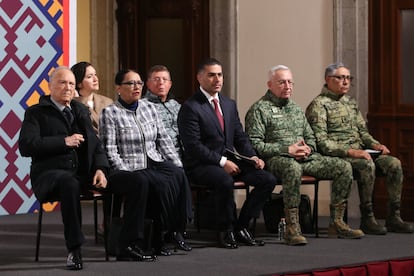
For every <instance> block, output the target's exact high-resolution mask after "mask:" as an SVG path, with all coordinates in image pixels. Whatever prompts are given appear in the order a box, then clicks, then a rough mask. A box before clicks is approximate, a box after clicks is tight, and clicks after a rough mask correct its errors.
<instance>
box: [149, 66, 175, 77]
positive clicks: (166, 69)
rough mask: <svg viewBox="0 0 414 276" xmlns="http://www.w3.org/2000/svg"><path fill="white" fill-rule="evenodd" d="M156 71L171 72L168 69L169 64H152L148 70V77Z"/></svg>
mask: <svg viewBox="0 0 414 276" xmlns="http://www.w3.org/2000/svg"><path fill="white" fill-rule="evenodd" d="M154 72H168V73H170V70H168V68H167V66H165V65H159V64H157V65H154V66H151V68H150V69H148V72H147V79H149V78H150V77H151V75H152V73H154Z"/></svg>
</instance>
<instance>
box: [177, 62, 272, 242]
mask: <svg viewBox="0 0 414 276" xmlns="http://www.w3.org/2000/svg"><path fill="white" fill-rule="evenodd" d="M197 80H198V82H199V84H200V88H199V89H198V90H197V91H196V92H195V94H194V95H193V96H192V97H191V98H190V99H188V100H187V101H186V102H185V103H184V104H183V105H182V107H181V109H180V112H179V114H178V128H179V133H180V137H181V139H182V142H183V145H184V166H185V169H186V172H187V174H188V176H189V178H190V180H191V181H192V182H193V183H196V184H199V185H206V186H208V187H210V188H211V189H212V190H213V193H214V198H215V207H216V219H217V230H218V243H219V246H221V247H224V248H230V249H233V248H237V247H238V245H237V241H239V242H241V243H244V244H247V245H264V242H263V241H259V240H256V239H254V237H253V236H252V234H251V233H250V232H249V231H248V226H249V222H250V220H251V219H252V218H256V217H258V216H259V215H260V211H261V209H262V207H263V204H264V202H265V201H266V199H268V198H269V196H270V194H271V193H272V191H273V189H274V186H275V184H276V178H275V177H274V176H273V175H272V174H270V173H269V172H267V171H264V170H263V167H264V162H263V160H261V159H259V158H258V157H257V156H256V153H255V151H254V150H253V148H252V146H251V144H250V142H249V140H248V138H247V136H246V134H245V133H244V131H243V127H242V124H241V122H240V118H239V115H238V111H237V107H236V103H235V102H234V101H233V100H231V99H229V98H227V97H225V96H223V95H221V94H220V91H221V88H222V86H223V72H222V65H221V63H220V62H219V61H218V60H216V59H214V58H208V59H206V60H205V61H204V62H202V63H201V64H200V66H199V68H198V71H197ZM229 150H230V151H236V152H238V153H240V154H242V155H244V156H246V157H247V158H246V160H244V161H243V160H238V159H236V158H234V156H233V155H232V154H229ZM236 180H240V181H244V182H245V183H246V184H247V185H251V186H254V187H255V188H254V189H253V190H252V191H251V193H250V195H249V197H248V198H247V199H246V201H245V202H244V204H243V207H242V209H241V211H240V215H239V218H238V219H236V217H235V204H234V188H233V183H234V181H236ZM236 239H237V241H236Z"/></svg>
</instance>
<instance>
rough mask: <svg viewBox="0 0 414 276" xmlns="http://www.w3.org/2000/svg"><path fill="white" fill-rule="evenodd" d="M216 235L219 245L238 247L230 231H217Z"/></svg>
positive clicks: (230, 247) (231, 247) (229, 247)
mask: <svg viewBox="0 0 414 276" xmlns="http://www.w3.org/2000/svg"><path fill="white" fill-rule="evenodd" d="M217 236H218V238H217V239H218V244H219V246H220V247H223V248H227V249H236V248H238V245H237V242H236V239H235V238H234V233H233V232H232V231H226V232H219V233H218V235H217Z"/></svg>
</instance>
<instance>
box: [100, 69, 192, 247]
mask: <svg viewBox="0 0 414 276" xmlns="http://www.w3.org/2000/svg"><path fill="white" fill-rule="evenodd" d="M115 85H116V92H117V93H118V95H119V98H118V100H117V101H116V102H114V103H113V104H112V105H109V106H108V107H106V108H104V109H103V111H102V113H101V116H100V121H99V133H100V137H101V139H102V142H103V145H104V148H105V150H106V152H107V155H108V159H109V162H110V165H111V169H112V171H114V172H117V173H118V174H119V173H121V174H122V175H123V176H124V177H125V178H133V177H136V178H137V179H142V178H144V179H146V181H148V183H149V187H150V198H149V200H148V205H147V214H148V215H149V216H151V217H152V218H153V219H154V221H155V229H158V231H157V232H158V234H157V232H156V234H155V235H154V236H155V238H160V237H161V238H160V239H156V240H155V241H154V242H155V245H154V246H155V249H156V251H157V254H161V255H170V254H171V252H170V251H169V250H167V249H165V248H164V247H163V237H164V234H165V233H168V234H170V235H168V236H169V237H172V238H173V241H175V242H176V244H177V246H178V248H179V249H182V250H185V251H190V250H191V247H190V246H189V245H188V244H187V243H186V242H185V241H184V238H183V235H182V233H183V231H184V229H185V224H186V221H187V219H188V218H189V217H190V216H191V197H190V194H191V193H190V190H189V184H188V181H187V178H186V175H185V173H184V170H183V169H182V163H181V160H180V158H179V156H178V154H177V152H176V150H175V147H174V144H173V142H172V140H171V138H170V137H169V136H168V134H167V132H166V130H165V128H164V126H163V123H162V121H161V120H160V118H159V117H158V114H157V111H156V108H155V107H154V105H153V104H152V103H150V102H149V101H147V100H140V97H141V92H142V86H143V82H142V80H141V77H140V76H139V74H138V73H137V72H135V71H133V70H121V71H119V72H118V73H117V74H116V76H115Z"/></svg>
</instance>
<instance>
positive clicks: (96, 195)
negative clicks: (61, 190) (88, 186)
mask: <svg viewBox="0 0 414 276" xmlns="http://www.w3.org/2000/svg"><path fill="white" fill-rule="evenodd" d="M80 200H81V201H91V200H92V201H93V216H94V234H95V243H97V242H98V200H101V201H102V206H103V214H105V204H106V202H107V201H109V200H111V201H112V195H111V194H109V193H101V192H99V191H95V190H89V191H87V192H85V193H82V194H81V195H80ZM54 201H59V200H50V201H47V202H54ZM43 203H46V202H40V208H39V218H38V222H37V234H36V255H35V261H36V262H37V261H39V249H40V236H41V233H42V218H43ZM111 212H112V211H111ZM103 220H104V221H103V226H104V244H105V260H106V261H108V260H109V253H108V230H109V229H108V223H107V216H106V215H104V216H103Z"/></svg>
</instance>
